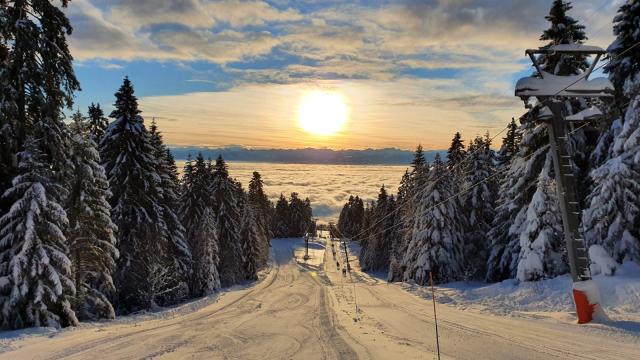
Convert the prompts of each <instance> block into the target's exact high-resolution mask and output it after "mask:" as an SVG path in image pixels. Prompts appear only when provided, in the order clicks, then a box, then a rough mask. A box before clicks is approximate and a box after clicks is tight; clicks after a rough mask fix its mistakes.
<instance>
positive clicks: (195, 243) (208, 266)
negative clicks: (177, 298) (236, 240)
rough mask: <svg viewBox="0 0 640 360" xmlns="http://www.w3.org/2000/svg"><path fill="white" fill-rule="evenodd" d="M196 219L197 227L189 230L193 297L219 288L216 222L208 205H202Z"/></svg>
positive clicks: (210, 292)
mask: <svg viewBox="0 0 640 360" xmlns="http://www.w3.org/2000/svg"><path fill="white" fill-rule="evenodd" d="M198 220H199V221H198V223H197V227H196V228H195V229H194V230H193V231H191V232H189V235H190V238H189V239H190V243H191V244H192V248H191V249H192V253H193V275H192V279H191V295H192V296H194V297H198V296H205V295H209V294H212V293H213V292H215V291H216V290H218V289H220V274H219V273H218V265H219V261H220V259H219V248H218V224H217V223H216V219H215V215H214V213H213V211H212V209H211V208H210V207H209V206H205V207H204V209H203V211H202V213H201V215H200V216H199V217H198Z"/></svg>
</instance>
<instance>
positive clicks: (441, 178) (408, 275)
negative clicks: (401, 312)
mask: <svg viewBox="0 0 640 360" xmlns="http://www.w3.org/2000/svg"><path fill="white" fill-rule="evenodd" d="M452 182H453V177H452V175H451V174H449V173H448V172H447V166H446V165H445V164H444V162H442V160H440V156H439V155H436V158H435V160H434V162H433V164H432V170H431V171H430V172H429V177H428V179H427V186H426V187H425V188H424V189H421V190H420V202H419V205H418V209H417V212H416V214H417V216H416V217H415V220H414V222H413V226H414V228H413V233H412V238H411V241H410V242H409V244H408V246H407V251H406V254H405V258H404V260H403V262H404V264H403V266H404V267H405V269H406V270H405V273H404V280H405V281H408V280H413V281H415V282H416V283H418V284H420V285H424V284H426V283H428V281H429V272H430V271H431V272H432V273H433V278H434V281H436V282H438V283H442V282H448V281H454V280H456V279H458V278H460V276H461V275H462V264H463V263H464V254H463V250H464V249H463V232H464V228H463V224H462V223H461V221H460V216H459V214H460V213H461V212H462V210H461V208H460V205H459V202H457V201H453V199H450V200H449V201H444V200H446V199H449V198H450V197H451V196H452V195H453V191H452V188H453V184H452Z"/></svg>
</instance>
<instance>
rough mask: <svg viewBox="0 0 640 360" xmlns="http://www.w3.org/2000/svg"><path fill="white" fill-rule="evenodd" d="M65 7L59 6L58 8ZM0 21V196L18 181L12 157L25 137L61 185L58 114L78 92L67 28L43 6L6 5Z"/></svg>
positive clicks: (62, 144)
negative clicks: (33, 141)
mask: <svg viewBox="0 0 640 360" xmlns="http://www.w3.org/2000/svg"><path fill="white" fill-rule="evenodd" d="M67 4H68V1H67V0H63V1H62V7H63V8H64V7H66V6H67ZM0 18H1V19H2V26H0V61H2V69H3V71H1V72H0V84H2V85H0V86H1V87H2V91H0V104H2V106H0V133H1V134H2V135H3V136H2V137H0V146H1V148H2V150H3V151H1V152H0V162H1V163H2V164H1V165H0V192H4V191H5V190H6V189H7V188H8V187H9V186H11V179H12V178H13V177H14V176H15V175H17V156H16V154H17V153H18V152H20V151H22V150H23V149H24V145H23V144H24V142H25V139H26V138H27V137H33V138H36V139H39V140H38V144H39V145H40V146H41V151H42V153H43V154H44V155H45V157H46V160H45V161H46V162H48V163H49V164H50V165H51V166H52V167H53V169H54V172H53V174H52V176H55V177H56V179H57V180H59V181H64V180H65V179H64V177H65V176H66V175H68V171H67V170H68V169H69V168H70V166H69V165H70V164H69V162H68V154H69V149H68V142H69V134H68V132H67V131H66V128H65V125H64V123H63V122H62V118H63V117H64V114H62V109H63V108H64V107H67V108H71V106H72V105H73V92H74V91H76V90H79V89H80V85H79V83H78V80H77V79H76V77H75V74H74V71H73V63H72V62H73V57H72V56H71V54H70V52H69V48H68V46H67V39H66V36H67V35H70V34H71V32H72V28H71V24H70V23H69V19H68V18H67V17H66V15H65V13H64V12H63V11H62V10H61V9H60V8H59V7H57V6H56V5H54V4H53V3H52V2H51V1H46V0H43V1H35V0H22V1H14V2H11V3H5V4H4V5H3V6H2V7H1V8H0ZM58 200H62V199H58ZM10 203H11V200H10V199H6V200H5V202H3V204H4V205H5V206H8V205H9V204H10ZM1 210H7V208H5V209H1ZM3 212H4V211H3Z"/></svg>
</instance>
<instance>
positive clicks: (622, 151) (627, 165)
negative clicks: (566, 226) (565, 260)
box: [582, 80, 640, 262]
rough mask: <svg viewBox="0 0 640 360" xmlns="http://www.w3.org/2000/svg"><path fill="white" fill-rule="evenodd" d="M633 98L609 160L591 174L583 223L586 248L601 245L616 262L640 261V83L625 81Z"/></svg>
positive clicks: (614, 141)
mask: <svg viewBox="0 0 640 360" xmlns="http://www.w3.org/2000/svg"><path fill="white" fill-rule="evenodd" d="M625 84H626V85H625V93H626V95H627V96H628V97H630V98H633V99H634V100H633V101H632V102H631V104H630V105H629V107H628V108H627V109H626V113H625V117H624V123H623V124H624V125H623V127H622V129H620V131H619V133H618V134H617V135H616V136H615V138H614V139H613V144H612V148H611V151H610V154H611V158H610V159H609V160H608V161H606V162H605V163H604V164H602V165H600V166H599V167H598V168H596V169H594V170H593V171H592V172H591V174H590V175H591V178H592V180H593V183H594V188H593V190H592V192H591V194H590V195H589V196H588V198H587V208H586V209H585V211H584V213H583V218H582V220H583V221H582V223H583V228H584V231H585V240H586V241H587V243H588V244H589V245H594V244H595V245H602V246H603V247H604V248H605V249H606V250H607V251H609V253H610V255H612V256H613V258H614V259H615V260H617V261H619V262H622V261H623V260H635V261H640V230H639V227H638V224H640V196H638V194H640V192H639V190H640V91H639V90H640V81H637V80H636V81H635V82H634V81H631V80H628V81H625Z"/></svg>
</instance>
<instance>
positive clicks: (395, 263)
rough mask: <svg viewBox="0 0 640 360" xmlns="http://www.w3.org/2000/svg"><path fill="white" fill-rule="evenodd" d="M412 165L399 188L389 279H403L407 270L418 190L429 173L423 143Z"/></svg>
mask: <svg viewBox="0 0 640 360" xmlns="http://www.w3.org/2000/svg"><path fill="white" fill-rule="evenodd" d="M411 165H412V169H411V172H409V171H408V170H407V171H406V172H405V174H404V176H403V177H402V181H401V183H400V187H399V188H398V198H397V201H396V207H397V208H399V209H398V211H397V212H398V213H397V214H396V215H395V217H394V221H395V224H394V229H395V231H397V232H398V236H397V237H395V239H394V241H393V243H392V244H391V254H390V260H389V274H388V275H387V278H388V280H389V281H402V279H403V277H404V272H405V270H406V264H404V257H405V254H406V252H407V247H408V246H409V242H411V239H412V237H413V225H414V221H415V217H416V213H417V208H418V203H419V202H420V197H419V196H418V191H422V190H421V189H423V188H424V187H425V185H426V181H427V178H428V175H429V163H428V162H427V160H426V159H425V157H424V152H423V150H422V145H418V147H417V148H416V151H415V153H414V156H413V160H412V161H411Z"/></svg>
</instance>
